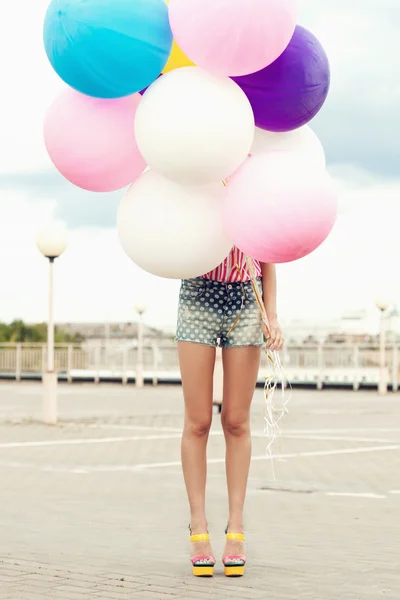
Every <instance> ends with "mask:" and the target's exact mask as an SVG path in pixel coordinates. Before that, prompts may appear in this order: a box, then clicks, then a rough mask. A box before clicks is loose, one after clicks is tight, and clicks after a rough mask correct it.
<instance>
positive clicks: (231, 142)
mask: <svg viewBox="0 0 400 600" xmlns="http://www.w3.org/2000/svg"><path fill="white" fill-rule="evenodd" d="M254 129H255V127H254V115H253V110H252V108H251V105H250V102H249V101H248V99H247V97H246V95H245V94H244V92H243V91H242V90H241V89H240V87H239V86H238V85H237V84H236V83H235V82H234V81H232V79H229V77H216V76H214V75H211V74H210V73H207V72H206V71H203V70H201V69H199V68H198V67H184V68H181V69H175V70H174V71H171V72H169V73H166V74H165V75H163V76H162V77H160V78H159V79H157V81H155V82H154V83H153V84H152V85H151V86H150V88H149V89H148V90H147V91H146V93H145V94H144V95H143V98H142V100H141V102H140V104H139V107H138V109H137V111H136V116H135V138H136V142H137V144H138V146H139V149H140V152H141V154H142V155H143V157H144V158H145V160H146V161H147V163H148V164H149V165H150V166H151V167H152V168H153V169H154V170H156V171H158V172H159V173H161V174H162V175H164V176H165V177H167V178H169V179H172V180H174V181H179V182H180V183H185V184H189V185H203V184H208V183H212V182H217V181H221V180H222V179H225V178H226V177H228V176H229V175H231V174H232V173H233V172H234V171H235V170H236V169H237V168H238V167H239V166H240V165H241V164H242V163H243V162H244V161H245V160H246V158H247V155H248V153H249V151H250V148H251V145H252V143H253V139H254Z"/></svg>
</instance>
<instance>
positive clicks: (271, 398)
mask: <svg viewBox="0 0 400 600" xmlns="http://www.w3.org/2000/svg"><path fill="white" fill-rule="evenodd" d="M245 263H246V267H247V269H246V268H245V266H244V265H243V266H242V267H240V266H239V264H238V261H237V260H235V268H236V269H237V271H238V273H239V275H241V274H242V272H244V274H245V275H246V277H247V278H249V280H250V282H251V286H252V289H253V292H254V295H255V298H256V301H257V304H258V308H259V310H260V313H261V318H262V321H263V323H264V325H265V326H266V328H267V330H268V331H269V322H268V317H267V311H266V308H265V304H264V301H263V298H262V295H261V292H260V290H259V288H258V285H257V275H256V271H255V267H254V262H253V259H252V258H250V257H248V256H247V257H246V260H245ZM242 310H243V303H242V309H241V310H240V312H239V314H238V316H237V318H236V320H235V322H234V324H233V325H232V327H231V329H230V331H229V334H230V333H231V332H232V331H233V329H234V328H235V327H236V326H237V324H238V323H239V321H240V317H241V314H242ZM229 334H228V335H229ZM264 352H265V355H266V357H267V361H268V364H269V366H270V368H271V370H272V372H271V374H270V375H267V376H266V378H265V383H264V400H265V414H264V422H265V426H264V435H265V436H266V438H267V440H268V443H267V448H266V453H267V455H268V456H269V458H270V460H271V468H272V477H273V480H274V481H275V480H276V475H275V467H274V455H273V454H272V446H273V444H274V443H275V441H276V440H278V441H279V442H280V440H281V435H282V434H281V429H280V422H281V420H282V418H283V417H284V415H285V414H288V412H289V411H288V408H287V405H288V404H289V402H290V400H291V397H292V386H291V384H290V382H289V381H288V380H287V378H286V376H285V372H284V369H283V366H282V363H281V360H280V358H279V354H278V352H271V350H269V349H268V348H267V347H266V346H265V347H264ZM279 386H280V387H281V394H280V404H278V403H277V402H276V399H277V398H276V393H275V392H276V390H277V389H278V388H279ZM287 386H288V387H289V389H290V393H289V395H288V396H287V395H286V394H285V390H286V387H287ZM278 457H279V454H278Z"/></svg>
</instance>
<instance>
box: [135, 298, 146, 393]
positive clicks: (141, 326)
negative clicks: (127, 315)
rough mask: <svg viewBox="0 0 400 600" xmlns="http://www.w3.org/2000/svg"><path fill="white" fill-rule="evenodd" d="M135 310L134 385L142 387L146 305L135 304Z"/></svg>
mask: <svg viewBox="0 0 400 600" xmlns="http://www.w3.org/2000/svg"><path fill="white" fill-rule="evenodd" d="M135 310H136V312H137V314H138V316H139V320H138V333H137V362H136V378H135V381H136V387H137V388H142V387H143V386H144V367H143V337H144V336H143V332H144V324H143V315H144V313H145V312H146V306H145V305H144V304H137V305H136V306H135Z"/></svg>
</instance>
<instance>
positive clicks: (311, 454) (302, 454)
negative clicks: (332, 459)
mask: <svg viewBox="0 0 400 600" xmlns="http://www.w3.org/2000/svg"><path fill="white" fill-rule="evenodd" d="M399 449H400V446H371V447H364V448H340V449H337V450H320V451H318V450H317V451H315V452H295V453H291V454H277V455H275V454H273V455H272V458H274V459H277V460H279V459H287V458H311V457H319V456H340V455H346V454H362V453H365V452H387V451H389V450H399ZM251 460H252V461H255V460H271V457H270V456H268V455H267V454H262V455H261V456H252V458H251ZM224 462H225V458H210V459H208V460H207V463H208V464H209V465H215V464H221V463H224ZM180 464H181V463H180V462H179V461H171V462H159V463H147V464H146V463H145V464H140V465H135V470H141V469H158V468H162V467H177V466H179V465H180Z"/></svg>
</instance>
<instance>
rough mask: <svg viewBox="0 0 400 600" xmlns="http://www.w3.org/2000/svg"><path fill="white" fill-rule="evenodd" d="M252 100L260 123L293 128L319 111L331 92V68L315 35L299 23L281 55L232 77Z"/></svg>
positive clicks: (271, 127) (267, 126) (272, 128)
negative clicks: (262, 65)
mask: <svg viewBox="0 0 400 600" xmlns="http://www.w3.org/2000/svg"><path fill="white" fill-rule="evenodd" d="M232 79H233V80H234V81H236V83H237V84H238V85H239V86H240V87H241V88H242V90H243V91H244V92H245V94H246V96H247V97H248V99H249V100H250V104H251V106H252V108H253V111H254V117H255V120H256V125H257V127H260V128H261V129H266V130H267V131H292V130H293V129H298V128H299V127H302V126H303V125H305V124H306V123H308V122H309V121H311V119H313V118H314V117H315V115H316V114H317V113H318V112H319V111H320V109H321V108H322V105H323V104H324V102H325V100H326V97H327V95H328V92H329V85H330V68H329V61H328V57H327V55H326V53H325V50H324V49H323V47H322V46H321V44H320V42H319V41H318V40H317V38H316V37H315V35H313V34H312V33H311V32H310V31H308V30H307V29H305V28H304V27H300V26H297V27H296V30H295V32H294V34H293V37H292V39H291V41H290V43H289V45H288V47H287V48H286V50H285V51H284V52H283V54H281V56H280V57H279V58H278V59H277V60H276V61H275V62H273V63H272V64H271V65H269V66H268V67H266V68H265V69H262V70H261V71H257V73H252V74H251V75H245V76H243V77H232Z"/></svg>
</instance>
